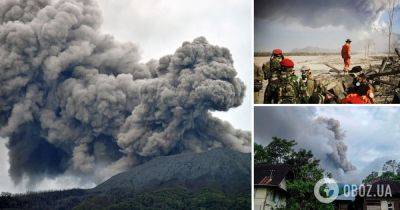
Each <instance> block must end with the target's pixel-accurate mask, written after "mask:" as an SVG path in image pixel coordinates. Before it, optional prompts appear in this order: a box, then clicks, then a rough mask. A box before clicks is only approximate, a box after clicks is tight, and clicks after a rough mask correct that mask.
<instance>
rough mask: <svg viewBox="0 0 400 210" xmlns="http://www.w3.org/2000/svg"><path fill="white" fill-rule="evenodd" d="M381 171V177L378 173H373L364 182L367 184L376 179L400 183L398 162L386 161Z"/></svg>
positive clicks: (399, 164) (399, 165)
mask: <svg viewBox="0 0 400 210" xmlns="http://www.w3.org/2000/svg"><path fill="white" fill-rule="evenodd" d="M381 171H382V174H381V175H379V173H378V172H376V171H372V172H371V173H370V174H369V175H368V176H367V177H365V179H364V180H363V181H362V182H363V183H364V184H367V183H371V182H372V181H373V180H376V179H385V180H392V181H400V163H398V162H397V161H396V160H388V161H386V162H385V164H383V166H382V169H381Z"/></svg>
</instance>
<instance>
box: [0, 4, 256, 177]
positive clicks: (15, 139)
mask: <svg viewBox="0 0 400 210" xmlns="http://www.w3.org/2000/svg"><path fill="white" fill-rule="evenodd" d="M0 24H1V25H0V85H1V87H2V88H1V89H0V127H1V130H0V135H1V136H2V137H6V138H8V139H9V142H8V145H7V147H8V149H9V159H10V170H9V173H10V175H11V177H12V179H13V180H14V182H15V183H20V182H21V180H22V179H23V178H26V177H27V178H28V179H29V181H30V182H31V183H35V182H36V181H39V180H40V179H42V178H43V177H55V176H58V175H60V174H65V173H69V174H74V175H81V176H88V177H94V178H95V179H97V181H101V180H104V179H105V178H107V177H109V176H111V175H113V174H115V173H118V172H120V171H122V170H126V169H127V168H129V167H132V166H135V165H138V164H141V163H143V162H145V161H147V160H150V159H152V158H154V157H157V156H162V155H171V154H177V153H182V152H202V151H206V150H209V149H212V148H216V147H228V148H232V149H235V150H238V151H242V152H249V151H250V148H251V146H250V142H251V141H250V139H251V136H250V133H249V132H245V131H241V130H236V129H234V128H233V127H232V126H231V125H230V124H228V123H227V122H224V121H221V120H219V119H216V118H214V117H212V116H211V114H210V111H227V110H229V109H230V108H233V107H237V106H239V105H240V104H241V103H242V100H243V97H244V92H245V87H244V84H243V83H242V82H241V81H240V80H239V79H238V78H236V74H237V73H236V71H235V69H234V67H233V60H232V57H231V54H230V52H229V50H228V49H226V48H222V47H218V46H213V45H210V44H209V43H208V42H207V40H206V39H205V38H203V37H200V38H197V39H195V40H194V41H193V42H184V43H183V44H182V46H181V47H180V48H178V49H177V50H176V52H175V53H174V54H172V55H167V56H165V57H162V58H161V59H160V60H152V61H150V62H148V63H145V64H144V63H139V60H140V55H139V53H138V49H137V47H136V46H135V45H133V44H131V43H121V42H118V41H117V40H115V39H114V38H113V37H112V36H110V35H104V34H102V33H101V32H100V31H99V27H100V25H101V12H100V11H99V8H98V6H97V4H96V2H95V1H93V0H59V1H50V0H2V1H1V2H0ZM132 30H135V29H132Z"/></svg>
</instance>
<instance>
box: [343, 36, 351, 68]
mask: <svg viewBox="0 0 400 210" xmlns="http://www.w3.org/2000/svg"><path fill="white" fill-rule="evenodd" d="M350 43H351V40H350V39H347V40H346V43H345V44H344V45H343V47H342V58H343V61H344V68H343V71H344V73H348V72H349V69H350V59H351V56H350V53H351V46H350Z"/></svg>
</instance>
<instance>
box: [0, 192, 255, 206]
mask: <svg viewBox="0 0 400 210" xmlns="http://www.w3.org/2000/svg"><path fill="white" fill-rule="evenodd" d="M7 208H8V209H41V210H46V209H77V210H80V209H85V210H86V209H133V210H134V209H141V210H142V209H143V210H146V209H149V210H150V209H166V210H168V209H171V210H172V209H178V210H179V209H238V210H239V209H251V196H250V190H249V191H248V192H243V193H239V194H237V193H226V192H223V191H221V190H217V189H213V188H202V189H199V190H189V189H186V188H183V187H174V188H164V189H159V190H154V191H149V192H144V193H140V194H135V193H134V192H133V191H127V190H126V189H125V190H122V189H121V190H118V189H114V190H113V191H110V192H104V193H102V192H90V191H85V190H67V191H54V192H43V193H28V194H20V195H11V194H8V193H3V194H2V195H1V197H0V209H7Z"/></svg>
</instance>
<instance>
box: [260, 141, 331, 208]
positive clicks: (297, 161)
mask: <svg viewBox="0 0 400 210" xmlns="http://www.w3.org/2000/svg"><path fill="white" fill-rule="evenodd" d="M294 146H296V142H295V141H294V140H287V139H281V138H276V137H274V138H273V139H272V142H271V143H270V144H269V145H267V146H262V145H259V144H255V146H254V149H255V156H254V161H255V162H256V163H262V162H265V163H269V164H286V165H288V166H289V167H290V169H291V171H292V172H293V173H294V178H293V179H292V180H288V182H287V189H288V193H289V196H288V201H287V206H286V208H285V209H289V210H298V209H304V210H319V209H321V210H329V209H333V205H331V204H322V203H320V202H319V201H318V200H317V199H316V198H315V196H314V186H315V183H316V182H317V181H318V180H320V179H321V178H323V176H324V170H322V169H321V168H320V165H319V160H317V159H315V158H314V156H313V154H312V152H311V151H307V150H304V149H300V150H295V149H294Z"/></svg>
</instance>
